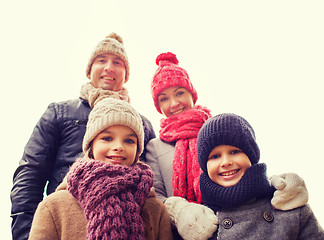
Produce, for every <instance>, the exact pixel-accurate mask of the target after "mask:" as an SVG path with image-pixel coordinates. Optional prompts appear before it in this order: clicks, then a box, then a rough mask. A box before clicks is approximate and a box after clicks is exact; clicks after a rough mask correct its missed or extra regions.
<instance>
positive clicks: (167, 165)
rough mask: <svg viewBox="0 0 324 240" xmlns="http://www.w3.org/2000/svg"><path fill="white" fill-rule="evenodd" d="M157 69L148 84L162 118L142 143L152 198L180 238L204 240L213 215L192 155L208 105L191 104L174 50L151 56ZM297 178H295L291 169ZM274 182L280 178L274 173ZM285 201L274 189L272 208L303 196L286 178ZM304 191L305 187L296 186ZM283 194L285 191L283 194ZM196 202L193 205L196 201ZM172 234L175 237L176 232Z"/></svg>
mask: <svg viewBox="0 0 324 240" xmlns="http://www.w3.org/2000/svg"><path fill="white" fill-rule="evenodd" d="M156 64H157V65H158V69H157V70H156V72H155V74H154V76H153V79H152V83H151V90H152V97H153V101H154V105H155V108H156V110H157V111H158V112H159V113H161V114H163V115H164V116H165V117H166V118H164V119H161V124H160V126H161V129H160V137H159V138H155V139H152V140H151V141H150V142H149V143H148V144H147V147H146V150H147V154H146V161H147V163H148V164H149V165H150V166H151V168H152V170H153V172H154V187H155V191H156V193H157V197H158V198H159V199H160V200H161V201H162V202H164V204H165V206H166V207H167V209H168V212H169V215H170V216H171V220H172V223H173V225H175V226H176V228H177V230H178V232H179V233H180V235H181V237H182V238H184V239H208V238H209V237H211V236H212V235H213V233H214V231H215V230H216V229H217V217H216V216H215V214H214V213H213V211H211V210H210V209H209V208H206V207H205V206H204V205H201V204H199V203H201V202H202V198H201V193H200V188H199V178H200V174H201V169H200V167H199V164H198V158H197V146H196V143H197V135H198V131H199V130H200V128H201V126H202V125H203V124H204V122H205V121H206V120H207V119H208V118H210V117H211V114H210V110H209V109H207V108H206V107H203V106H200V105H196V102H197V98H198V95H197V92H196V90H195V88H194V87H193V85H192V83H191V81H190V79H189V76H188V73H187V72H186V70H185V69H183V68H181V67H180V66H179V65H178V59H177V57H176V55H174V54H173V53H170V52H168V53H162V54H160V55H159V56H158V57H157V58H156ZM294 176H295V177H296V178H298V179H299V177H298V176H296V174H294ZM274 179H276V181H275V183H274V184H276V182H280V181H281V180H283V176H281V175H279V176H277V178H274ZM287 184H289V188H288V187H286V189H291V192H289V194H290V195H291V196H292V197H291V198H290V199H293V200H291V201H290V202H288V201H287V200H286V198H285V197H282V196H283V194H284V193H285V192H286V190H280V191H277V192H276V193H277V197H276V199H275V200H276V201H275V203H278V204H277V205H275V204H274V207H276V208H278V209H282V210H286V209H287V207H288V208H289V209H293V208H295V207H298V206H301V205H304V204H305V203H306V202H307V199H306V200H305V199H302V200H300V199H298V198H297V197H295V195H294V190H295V189H296V188H297V187H298V185H294V183H293V182H289V181H288V183H287ZM301 188H302V189H304V190H305V191H306V188H305V186H301ZM284 196H286V195H284ZM278 199H282V201H281V202H279V201H278ZM197 203H198V204H197ZM174 236H175V238H179V239H181V238H180V236H177V233H176V231H175V235H174Z"/></svg>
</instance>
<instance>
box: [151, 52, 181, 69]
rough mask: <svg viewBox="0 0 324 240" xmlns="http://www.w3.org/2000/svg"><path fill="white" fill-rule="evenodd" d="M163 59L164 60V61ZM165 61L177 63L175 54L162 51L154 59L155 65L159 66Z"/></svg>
mask: <svg viewBox="0 0 324 240" xmlns="http://www.w3.org/2000/svg"><path fill="white" fill-rule="evenodd" d="M164 61H166V62H164ZM167 62H170V63H173V64H178V63H179V61H178V59H177V56H176V55H175V54H173V53H171V52H167V53H162V54H160V55H159V56H157V58H156V60H155V63H156V65H158V66H160V67H161V66H163V65H162V63H166V64H167ZM160 63H161V64H160Z"/></svg>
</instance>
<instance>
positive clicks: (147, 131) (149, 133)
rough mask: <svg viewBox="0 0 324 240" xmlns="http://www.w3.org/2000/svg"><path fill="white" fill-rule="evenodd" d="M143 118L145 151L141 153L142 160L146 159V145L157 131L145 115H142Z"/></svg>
mask: <svg viewBox="0 0 324 240" xmlns="http://www.w3.org/2000/svg"><path fill="white" fill-rule="evenodd" d="M140 116H141V118H142V122H143V127H144V150H143V153H142V154H141V156H140V158H141V160H142V161H144V162H145V161H146V158H145V156H146V145H147V144H148V142H149V141H150V140H151V139H153V138H155V132H154V129H153V126H152V124H151V122H150V121H149V120H148V119H147V118H146V117H144V116H143V115H140Z"/></svg>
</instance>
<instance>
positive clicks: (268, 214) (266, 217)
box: [263, 212, 274, 222]
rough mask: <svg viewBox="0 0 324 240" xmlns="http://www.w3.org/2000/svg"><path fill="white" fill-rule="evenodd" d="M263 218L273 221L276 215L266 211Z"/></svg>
mask: <svg viewBox="0 0 324 240" xmlns="http://www.w3.org/2000/svg"><path fill="white" fill-rule="evenodd" d="M263 218H264V220H266V221H267V222H272V221H273V219H274V217H273V215H272V213H271V212H264V213H263Z"/></svg>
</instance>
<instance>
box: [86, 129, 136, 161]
mask: <svg viewBox="0 0 324 240" xmlns="http://www.w3.org/2000/svg"><path fill="white" fill-rule="evenodd" d="M136 151H137V136H136V134H135V132H134V131H133V130H132V129H131V128H129V127H126V126H123V125H115V126H110V127H108V128H106V129H105V130H103V131H102V132H101V133H99V134H98V135H97V137H96V138H95V139H94V140H93V143H92V152H93V158H94V159H96V160H100V161H103V162H106V163H111V164H120V165H127V166H131V165H132V164H133V162H134V160H135V156H136Z"/></svg>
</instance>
